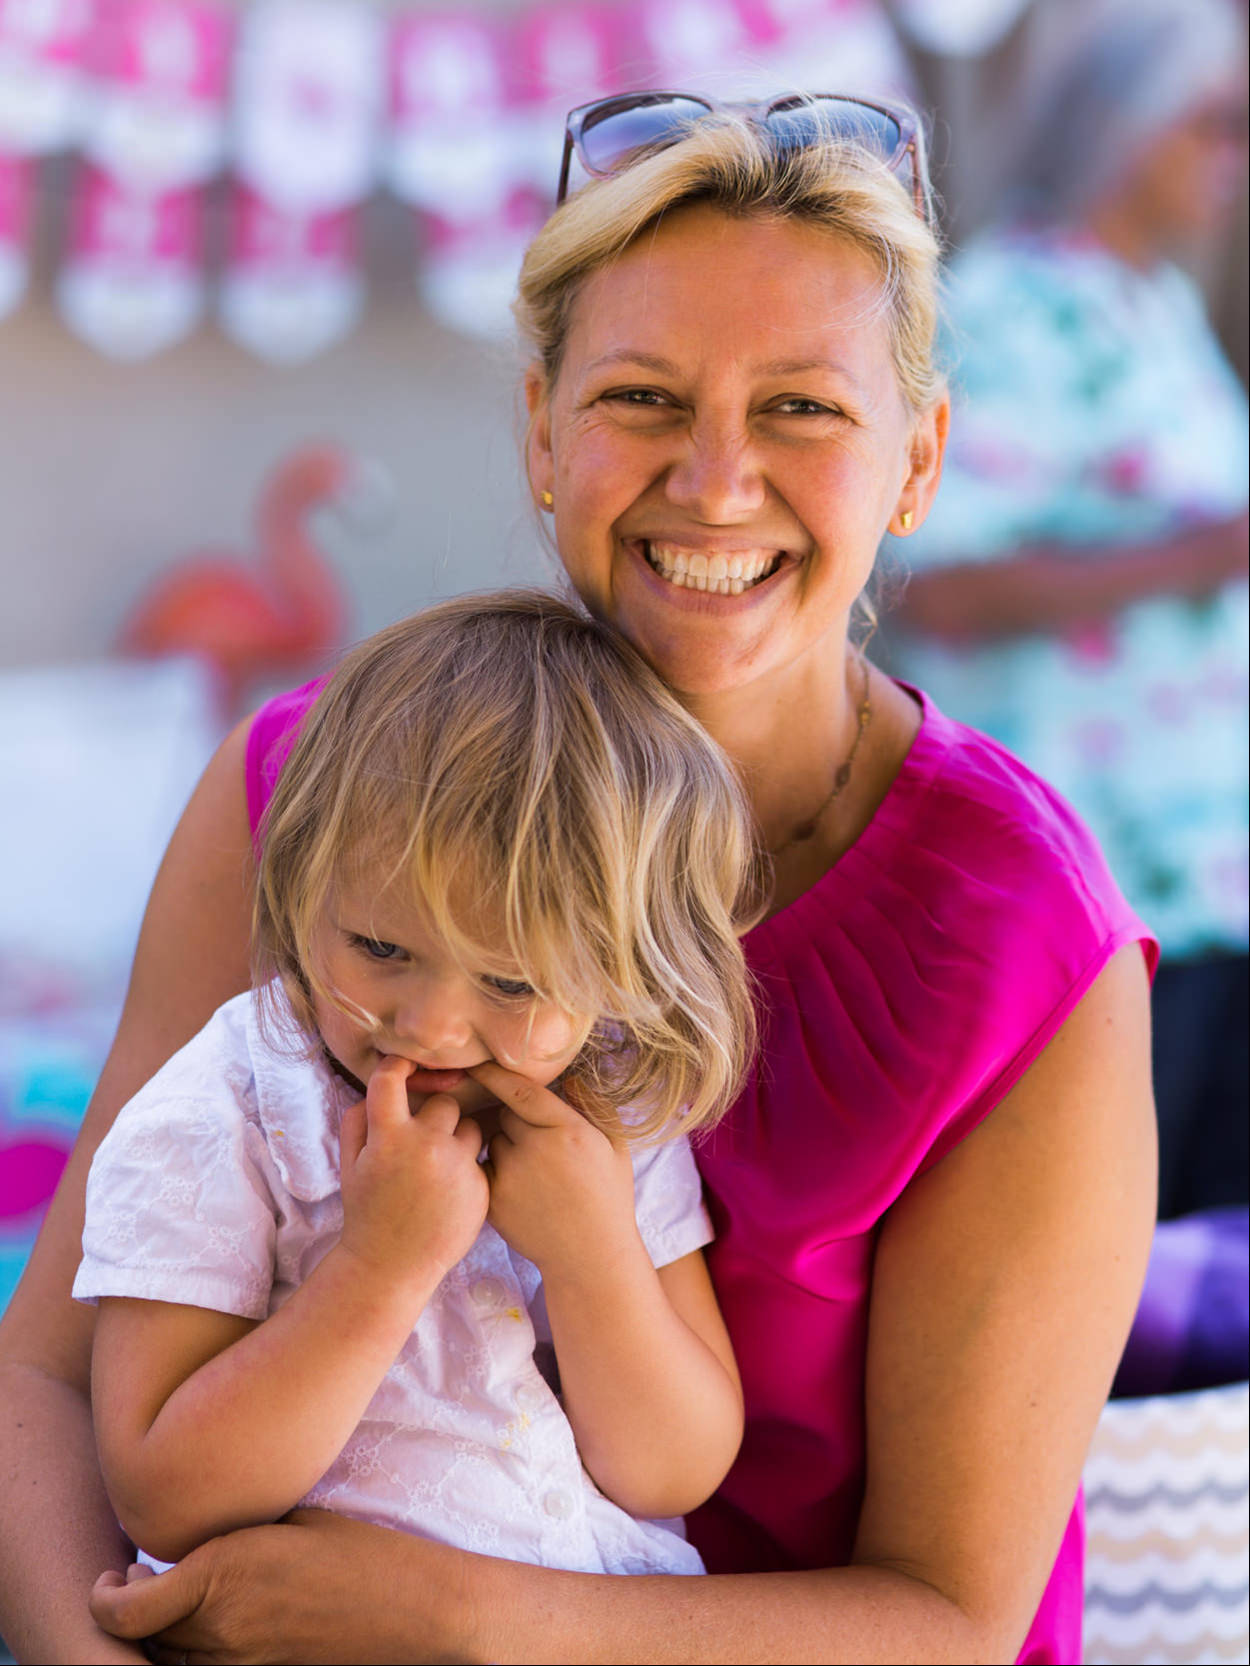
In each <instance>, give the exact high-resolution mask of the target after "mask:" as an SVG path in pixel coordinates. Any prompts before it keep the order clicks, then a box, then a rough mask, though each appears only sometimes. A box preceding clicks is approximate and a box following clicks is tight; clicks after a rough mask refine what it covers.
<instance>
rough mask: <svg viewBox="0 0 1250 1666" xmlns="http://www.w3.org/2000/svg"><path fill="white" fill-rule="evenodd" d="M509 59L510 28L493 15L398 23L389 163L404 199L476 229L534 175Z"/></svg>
mask: <svg viewBox="0 0 1250 1666" xmlns="http://www.w3.org/2000/svg"><path fill="white" fill-rule="evenodd" d="M506 56H507V34H506V32H505V30H504V28H503V26H502V25H501V24H500V23H499V22H497V21H496V20H495V19H494V18H492V17H489V16H487V15H485V14H481V13H478V14H468V13H465V12H451V11H447V12H415V13H409V14H407V15H401V16H400V17H398V18H397V19H396V20H395V23H394V25H393V26H392V30H391V38H390V60H391V86H390V100H391V109H390V134H389V139H388V143H387V146H386V151H385V158H384V165H385V168H386V174H387V178H388V181H389V183H390V185H391V188H392V189H393V190H394V191H395V192H396V194H397V195H398V196H400V197H402V198H403V199H404V200H405V201H406V202H410V203H412V204H413V206H414V207H417V208H422V209H428V210H429V211H430V212H431V213H433V214H437V215H439V216H441V217H442V218H443V219H446V220H450V221H456V222H459V223H468V222H472V221H475V220H482V219H488V218H491V217H493V216H495V215H498V214H500V213H502V212H503V211H504V208H505V206H506V204H507V201H508V198H509V196H510V195H511V192H512V190H513V188H514V186H515V185H516V184H517V183H519V182H523V181H524V180H525V179H526V177H527V174H528V171H529V170H528V169H527V167H526V159H525V157H524V156H518V155H517V153H516V148H515V144H514V137H513V131H512V123H511V119H510V114H509V103H510V89H509V76H508V72H507V64H506Z"/></svg>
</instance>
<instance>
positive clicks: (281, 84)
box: [234, 0, 384, 214]
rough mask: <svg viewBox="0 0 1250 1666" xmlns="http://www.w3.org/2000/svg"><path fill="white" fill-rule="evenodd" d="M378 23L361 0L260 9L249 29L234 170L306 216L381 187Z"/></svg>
mask: <svg viewBox="0 0 1250 1666" xmlns="http://www.w3.org/2000/svg"><path fill="white" fill-rule="evenodd" d="M383 48H384V36H383V31H382V20H381V15H380V14H379V13H378V12H377V11H375V10H374V8H373V7H371V6H367V5H362V4H361V0H257V3H256V4H254V5H253V6H252V8H251V9H250V10H249V12H248V13H247V18H246V23H245V26H244V30H243V40H242V45H241V51H240V57H239V64H238V76H237V82H236V97H235V145H234V166H235V169H236V171H237V172H238V174H239V175H240V177H241V178H242V179H243V180H244V181H245V182H246V183H247V184H248V185H249V186H250V187H251V188H252V190H253V191H255V192H257V193H258V194H259V195H260V196H261V197H263V198H265V199H266V200H267V201H268V202H271V203H280V204H282V205H283V206H284V207H286V208H288V209H290V210H292V211H297V212H299V213H301V214H319V213H326V212H330V211H332V210H335V209H340V208H345V207H347V205H348V204H349V203H357V202H360V201H361V200H362V199H363V198H365V197H366V196H368V194H369V192H370V191H371V190H372V189H373V187H374V184H375V183H376V178H377V160H378V158H377V149H378V140H379V132H378V129H379V123H380V121H381V118H382V114H383V99H384V83H383V65H384V54H383Z"/></svg>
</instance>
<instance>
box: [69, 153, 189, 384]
mask: <svg viewBox="0 0 1250 1666" xmlns="http://www.w3.org/2000/svg"><path fill="white" fill-rule="evenodd" d="M202 259H203V203H202V200H201V193H200V192H199V191H197V190H195V189H189V190H179V191H166V192H164V193H163V194H161V195H159V196H152V195H150V194H149V193H147V192H142V191H135V190H133V189H131V188H129V187H127V186H125V185H122V184H120V183H119V182H118V181H117V180H115V179H113V178H112V177H111V176H110V175H109V174H106V173H104V172H103V170H101V169H99V168H96V167H93V166H92V164H91V163H89V162H83V163H82V164H81V165H80V168H79V171H78V178H77V181H76V184H75V189H74V200H73V203H72V205H71V220H70V232H69V247H68V249H67V251H66V258H65V260H64V261H63V263H62V266H61V271H60V276H59V279H58V282H57V299H58V301H59V304H60V308H61V312H62V314H63V316H64V318H65V320H66V322H67V323H68V324H69V326H70V328H71V329H72V330H73V332H74V333H75V335H77V336H79V337H81V339H82V340H83V341H86V342H89V343H90V345H91V346H92V347H94V348H96V349H97V351H99V352H101V353H104V354H106V355H107V356H108V357H109V358H113V359H144V358H147V357H149V356H150V355H151V354H153V353H158V352H160V351H161V350H162V349H164V348H166V347H172V346H173V344H174V343H175V342H176V341H181V340H182V338H183V337H184V336H186V335H187V334H188V333H189V332H190V331H191V330H192V329H194V327H195V325H196V323H197V322H198V320H199V317H200V314H201V312H202V310H203V305H204V277H203V271H202Z"/></svg>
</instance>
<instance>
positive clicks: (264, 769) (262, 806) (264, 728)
mask: <svg viewBox="0 0 1250 1666" xmlns="http://www.w3.org/2000/svg"><path fill="white" fill-rule="evenodd" d="M328 680H329V679H328V677H318V678H316V679H315V681H313V682H311V683H304V684H303V685H302V686H301V687H300V688H293V689H290V690H289V691H288V692H287V693H285V694H276V695H274V697H273V699H272V700H267V701H266V702H265V704H264V705H263V706H261V707H260V709H259V710H258V711H257V713H256V715H255V716H254V717H253V718H252V724H251V727H250V728H249V730H248V732H247V752H246V762H245V766H244V770H245V778H246V787H247V819H248V823H249V825H250V827H251V829H252V840H253V843H254V844H255V843H256V841H257V840H258V838H259V834H260V827H261V823H262V821H263V820H264V816H265V811H266V810H267V809H268V808H269V800H270V799H271V798H272V797H273V789H274V787H275V786H276V785H277V780H278V776H279V775H280V774H281V773H282V766H283V764H284V763H285V762H286V760H287V758H288V757H289V756H290V753H291V748H292V747H293V746H294V745H295V742H296V740H297V739H298V738H299V732H300V729H301V728H302V727H303V724H304V719H305V718H306V717H307V716H308V713H309V711H310V710H311V709H312V707H313V705H314V703H315V702H316V699H317V696H318V695H319V694H320V693H321V690H322V689H323V688H324V687H325V685H326V683H327V682H328Z"/></svg>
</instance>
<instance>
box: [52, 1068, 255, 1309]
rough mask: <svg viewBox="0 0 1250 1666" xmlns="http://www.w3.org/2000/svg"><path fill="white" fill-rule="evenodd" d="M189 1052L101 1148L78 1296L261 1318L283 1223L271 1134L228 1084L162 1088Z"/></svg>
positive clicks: (129, 1110) (128, 1111) (134, 1103)
mask: <svg viewBox="0 0 1250 1666" xmlns="http://www.w3.org/2000/svg"><path fill="white" fill-rule="evenodd" d="M198 1039H199V1038H197V1040H198ZM191 1045H192V1047H194V1046H195V1043H194V1042H193V1043H192V1044H191ZM186 1051H187V1049H184V1050H183V1052H184V1054H185V1052H186ZM182 1056H183V1055H181V1054H180V1055H175V1058H174V1059H173V1060H171V1061H170V1065H167V1066H166V1067H165V1071H162V1072H160V1073H159V1074H158V1075H157V1076H155V1077H154V1078H153V1079H152V1081H151V1082H150V1083H149V1084H148V1085H147V1087H146V1088H144V1089H143V1091H142V1092H141V1093H140V1094H139V1095H138V1096H137V1097H136V1098H135V1099H132V1100H131V1101H130V1103H129V1104H128V1105H126V1106H125V1107H124V1109H123V1110H122V1112H121V1114H120V1115H119V1116H118V1118H117V1121H116V1122H115V1124H114V1125H113V1127H112V1129H111V1130H110V1131H109V1133H108V1135H107V1136H106V1137H105V1139H104V1141H103V1143H102V1144H101V1146H100V1148H99V1150H98V1151H97V1153H96V1155H95V1159H94V1161H93V1162H92V1165H91V1173H90V1175H89V1176H88V1180H87V1210H86V1221H85V1225H84V1230H83V1259H82V1263H81V1265H80V1266H79V1269H78V1275H77V1277H76V1278H75V1280H74V1288H73V1294H74V1296H75V1297H76V1298H77V1299H78V1300H79V1301H84V1302H94V1301H95V1300H97V1299H98V1298H99V1297H100V1296H137V1297H140V1298H142V1299H143V1300H145V1301H164V1302H181V1303H185V1304H186V1305H188V1306H191V1307H206V1308H212V1309H214V1310H215V1311H216V1312H218V1313H232V1314H237V1315H239V1316H240V1317H241V1318H245V1319H263V1318H264V1317H265V1316H266V1314H267V1312H268V1308H269V1293H270V1289H271V1286H272V1284H273V1263H274V1244H275V1237H276V1231H277V1209H276V1204H275V1198H274V1190H273V1184H272V1179H273V1173H274V1171H273V1168H272V1165H271V1163H270V1162H269V1161H268V1154H267V1151H266V1149H265V1146H264V1138H263V1135H262V1134H261V1132H260V1130H259V1128H258V1127H256V1126H255V1124H253V1123H252V1122H251V1121H250V1120H249V1119H248V1118H247V1116H246V1115H245V1113H244V1109H243V1107H242V1106H241V1105H240V1104H239V1103H238V1102H237V1100H236V1099H235V1098H234V1097H233V1096H232V1094H231V1093H230V1092H229V1090H228V1089H224V1088H223V1090H222V1092H221V1093H220V1094H219V1095H210V1094H203V1095H198V1096H197V1095H192V1096H184V1095H181V1094H176V1093H169V1092H167V1091H164V1086H163V1083H162V1078H163V1077H164V1076H165V1075H166V1072H168V1071H169V1070H170V1068H171V1066H177V1065H178V1064H179V1062H180V1061H181V1059H182ZM175 1080H177V1077H176V1076H175Z"/></svg>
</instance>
